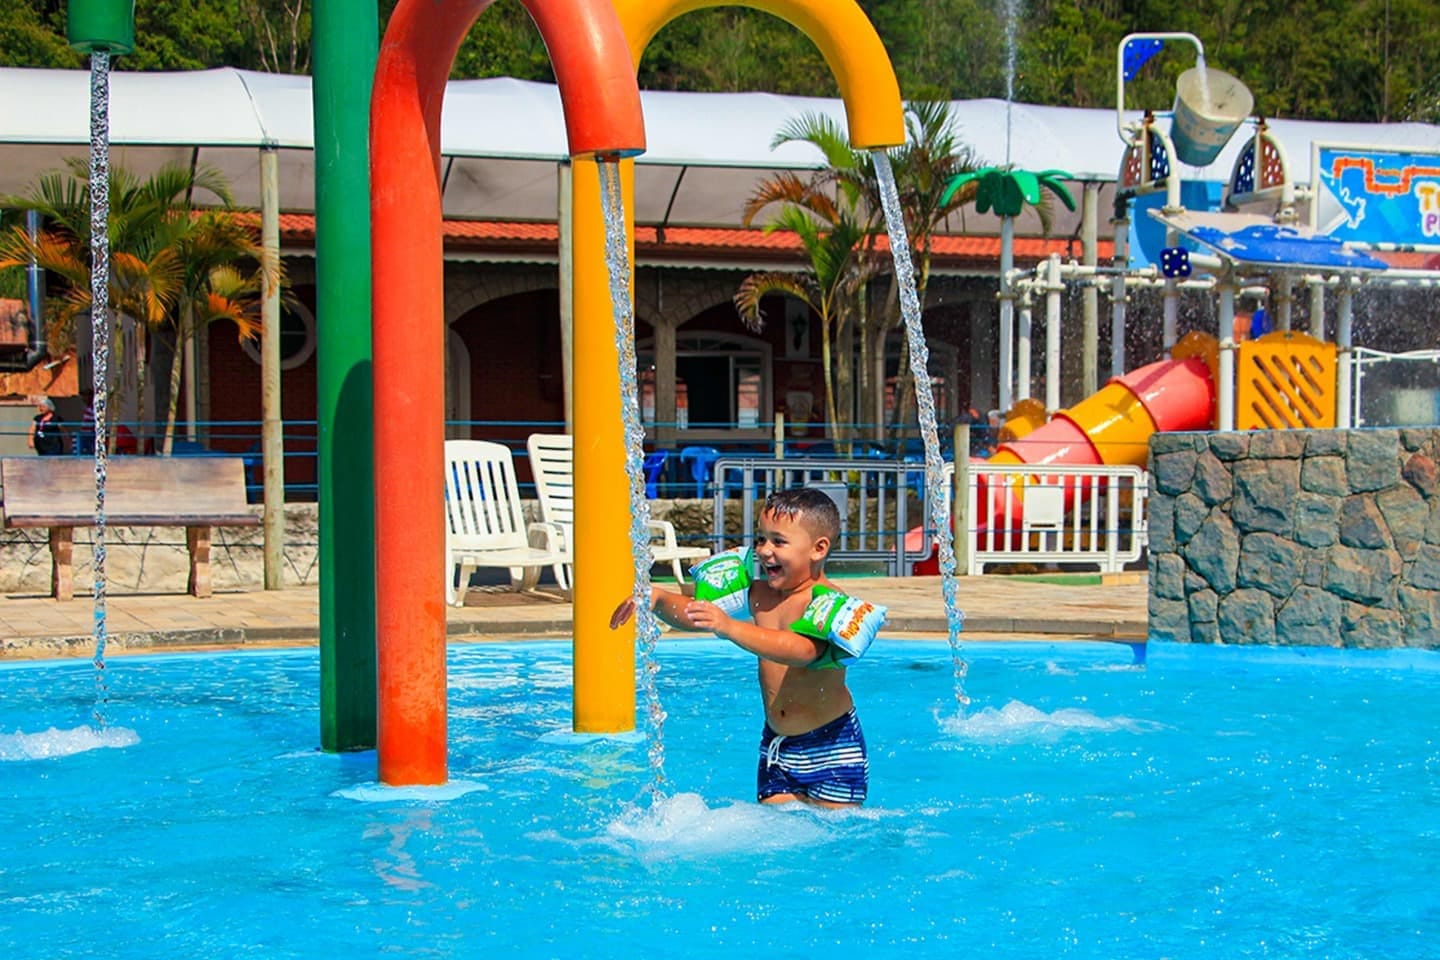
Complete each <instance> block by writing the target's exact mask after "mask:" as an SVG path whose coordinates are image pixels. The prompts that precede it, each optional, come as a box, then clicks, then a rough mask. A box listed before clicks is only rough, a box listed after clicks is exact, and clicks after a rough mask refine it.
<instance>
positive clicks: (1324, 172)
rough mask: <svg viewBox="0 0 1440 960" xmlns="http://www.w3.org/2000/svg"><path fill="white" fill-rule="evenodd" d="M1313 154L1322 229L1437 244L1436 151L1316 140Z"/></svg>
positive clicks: (1439, 163)
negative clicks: (1388, 148) (1383, 147)
mask: <svg viewBox="0 0 1440 960" xmlns="http://www.w3.org/2000/svg"><path fill="white" fill-rule="evenodd" d="M1314 157H1315V167H1314V179H1315V184H1316V190H1315V193H1316V198H1315V210H1314V213H1313V214H1312V222H1313V223H1314V224H1315V226H1316V228H1317V229H1318V230H1319V231H1320V232H1321V233H1326V234H1329V235H1330V236H1332V237H1334V238H1335V239H1337V240H1343V241H1349V242H1353V243H1367V244H1376V245H1379V244H1385V245H1393V246H1397V247H1413V248H1416V249H1436V250H1440V151H1426V150H1387V149H1382V148H1379V147H1358V146H1344V145H1338V144H1316V145H1315V151H1314Z"/></svg>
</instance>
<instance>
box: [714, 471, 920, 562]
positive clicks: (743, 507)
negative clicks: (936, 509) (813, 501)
mask: <svg viewBox="0 0 1440 960" xmlns="http://www.w3.org/2000/svg"><path fill="white" fill-rule="evenodd" d="M712 484H713V493H712V498H713V503H714V531H715V536H716V538H717V544H716V547H717V549H722V548H723V546H724V543H725V542H726V541H730V542H737V541H738V542H739V543H742V544H744V545H746V546H749V545H752V544H753V543H754V542H755V517H756V511H757V508H758V506H759V504H761V503H763V502H764V500H765V498H766V497H768V496H769V495H770V494H771V493H772V492H773V491H775V490H783V489H785V488H787V487H793V486H799V485H801V484H804V485H807V486H813V487H817V488H819V489H821V490H824V491H825V492H826V493H827V494H829V496H830V499H832V500H834V501H835V506H836V507H837V508H838V509H839V511H840V517H841V530H840V537H839V540H838V542H837V543H836V544H834V545H832V547H831V549H830V559H831V561H832V562H833V561H872V562H879V563H882V564H884V566H885V572H886V574H887V575H888V576H892V577H903V576H909V575H910V573H911V572H912V568H913V567H914V565H915V563H916V562H917V561H919V560H923V559H925V558H926V557H927V556H929V553H930V542H929V540H928V539H926V538H917V541H918V542H915V543H914V544H913V545H911V546H910V547H909V548H907V542H906V533H907V532H908V531H909V529H910V525H911V518H912V517H914V518H916V519H918V518H919V517H920V516H921V515H922V509H923V508H921V507H919V506H918V505H917V504H923V503H924V502H925V470H924V465H923V464H915V463H904V462H902V461H898V460H840V459H829V458H827V459H814V460H810V459H798V460H790V459H785V460H776V459H772V458H761V457H722V458H720V459H719V460H716V461H715V464H714V473H713V475H712ZM912 498H915V499H916V502H917V503H916V504H912V503H911V500H912ZM736 514H738V516H739V523H738V526H737V525H736V524H733V523H732V524H729V525H728V526H727V519H729V518H730V517H733V516H735V515H736ZM727 529H733V530H734V531H735V532H734V533H732V534H730V535H728V536H727V534H726V531H727Z"/></svg>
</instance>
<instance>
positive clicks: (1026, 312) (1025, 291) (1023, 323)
mask: <svg viewBox="0 0 1440 960" xmlns="http://www.w3.org/2000/svg"><path fill="white" fill-rule="evenodd" d="M1032 286H1033V285H1032V284H1031V283H1030V282H1028V281H1027V282H1026V283H1024V284H1023V285H1022V286H1021V287H1020V288H1019V290H1018V291H1017V292H1016V295H1017V296H1018V297H1019V298H1020V330H1019V335H1018V336H1017V337H1016V338H1015V400H1016V402H1019V401H1021V400H1029V399H1030V386H1031V384H1030V370H1031V364H1032V363H1033V362H1034V361H1033V360H1032V359H1031V356H1030V343H1031V337H1032V336H1033V335H1034V330H1035V314H1034V298H1033V297H1032V296H1031V292H1030V291H1031V289H1032ZM1005 409H1006V410H1008V409H1010V408H1009V407H1006V408H1005Z"/></svg>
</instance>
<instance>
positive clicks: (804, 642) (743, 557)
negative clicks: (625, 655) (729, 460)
mask: <svg viewBox="0 0 1440 960" xmlns="http://www.w3.org/2000/svg"><path fill="white" fill-rule="evenodd" d="M839 534H840V514H839V512H838V511H837V510H836V509H835V503H834V501H832V500H831V499H830V498H829V497H828V496H827V495H826V494H825V493H824V492H822V491H820V490H816V489H814V488H810V487H798V488H795V489H790V490H782V491H778V492H776V493H774V494H772V495H771V496H770V498H769V499H768V500H766V501H765V507H764V509H763V510H762V511H761V513H760V521H759V527H758V530H757V535H756V539H755V547H754V549H753V556H754V559H756V560H758V561H759V565H760V576H759V578H758V579H755V580H754V581H753V582H752V580H751V573H750V570H751V563H752V561H751V554H752V551H751V550H748V549H742V550H733V551H726V552H725V553H721V554H717V555H716V556H714V557H711V558H709V559H708V560H705V561H702V562H701V563H699V564H696V566H695V568H694V570H693V571H692V573H693V575H694V576H695V580H696V590H695V597H694V598H693V599H692V598H690V597H687V596H685V595H683V594H680V593H675V592H673V591H670V590H664V589H661V588H659V587H655V586H652V587H651V588H650V603H651V606H652V608H653V609H654V611H655V613H656V614H657V615H658V616H659V617H660V618H661V619H662V620H664V621H665V622H666V623H669V624H671V625H672V626H676V627H688V628H691V629H695V630H709V631H711V632H713V633H715V634H716V635H717V636H720V637H723V638H724V639H726V640H729V641H730V642H731V643H733V644H735V645H736V646H738V647H740V648H741V649H743V650H748V651H749V652H751V653H753V654H755V655H756V656H757V657H758V658H759V666H760V696H761V698H762V699H763V701H764V703H765V730H764V733H763V734H762V736H761V739H760V765H759V772H758V790H757V794H758V799H759V801H760V802H761V803H783V802H786V801H792V800H800V801H804V802H806V803H811V804H815V805H817V806H846V805H850V804H859V803H863V802H864V800H865V794H866V790H867V788H868V783H869V770H870V762H869V759H868V758H867V756H866V753H865V735H864V734H863V733H862V732H861V729H860V720H859V718H858V717H857V716H856V714H855V703H854V701H853V700H852V699H851V696H850V690H849V688H847V687H846V685H845V664H846V663H849V662H850V661H852V660H854V659H856V658H858V657H859V655H860V654H861V653H863V652H864V648H865V647H866V646H868V645H869V642H870V640H871V639H873V638H874V635H875V633H876V631H878V630H879V628H880V626H881V624H883V623H884V620H885V609H884V608H883V607H878V606H875V605H873V604H869V603H865V602H863V601H860V600H856V599H855V598H852V597H847V596H846V595H845V594H843V593H841V592H840V591H838V590H837V589H836V588H835V586H834V584H832V583H831V582H830V581H829V580H828V579H826V577H825V560H826V558H827V557H828V556H829V553H830V546H831V544H833V543H834V542H835V539H836V537H838V536H839ZM634 612H635V603H634V600H633V599H626V600H625V601H624V602H623V603H621V604H620V606H619V607H617V608H616V610H615V612H614V614H612V615H611V617H610V626H611V628H612V629H614V628H616V627H618V626H620V625H621V624H623V623H625V622H626V621H627V620H629V619H630V617H631V615H633V614H634Z"/></svg>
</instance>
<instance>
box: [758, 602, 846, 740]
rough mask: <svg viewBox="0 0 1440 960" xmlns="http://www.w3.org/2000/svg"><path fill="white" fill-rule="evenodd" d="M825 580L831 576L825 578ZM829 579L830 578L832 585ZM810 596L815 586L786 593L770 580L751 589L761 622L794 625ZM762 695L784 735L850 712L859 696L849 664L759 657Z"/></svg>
mask: <svg viewBox="0 0 1440 960" xmlns="http://www.w3.org/2000/svg"><path fill="white" fill-rule="evenodd" d="M820 582H821V583H826V581H824V580H821V581H820ZM828 585H829V584H828V583H827V586H828ZM809 602H810V590H809V588H808V587H807V588H806V589H804V590H801V591H796V592H794V593H791V594H790V595H788V596H787V595H785V594H782V593H780V592H779V591H777V590H775V589H773V588H772V587H771V586H770V585H769V584H767V583H763V582H760V583H756V584H754V585H753V586H752V587H751V589H750V612H751V613H752V615H753V616H754V617H755V625H756V626H759V627H767V628H769V629H772V630H788V629H790V624H792V623H794V622H795V621H796V620H798V619H799V618H800V615H801V614H802V613H804V612H805V607H806V605H807V604H808V603H809ZM759 662H760V668H759V669H760V695H761V697H762V698H763V699H764V701H765V720H766V722H768V723H769V724H770V727H771V729H773V730H774V731H775V732H776V733H779V734H782V735H784V736H794V735H795V734H799V733H808V732H809V731H811V730H814V729H815V728H817V727H822V726H824V725H825V724H827V723H829V722H830V721H831V720H834V719H836V718H837V717H843V716H844V715H845V714H847V713H849V712H850V708H851V707H852V706H853V705H854V701H853V700H852V699H851V698H850V690H849V688H848V687H847V686H846V685H845V670H844V668H843V667H842V668H840V669H835V670H811V669H809V668H808V667H795V666H788V665H786V664H783V663H776V662H775V661H773V660H766V659H765V658H764V657H761V658H759Z"/></svg>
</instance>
